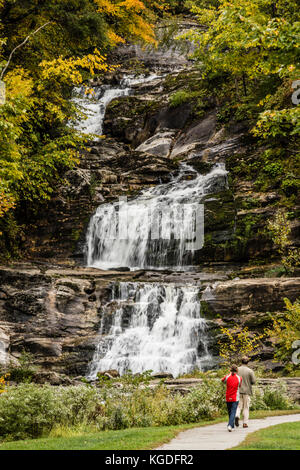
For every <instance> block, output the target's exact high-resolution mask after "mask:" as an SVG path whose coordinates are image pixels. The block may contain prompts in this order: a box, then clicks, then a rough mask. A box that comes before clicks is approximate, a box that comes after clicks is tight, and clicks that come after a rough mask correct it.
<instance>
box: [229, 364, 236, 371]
mask: <svg viewBox="0 0 300 470" xmlns="http://www.w3.org/2000/svg"><path fill="white" fill-rule="evenodd" d="M237 371H238V367H237V366H236V365H235V364H232V366H231V369H230V372H237Z"/></svg>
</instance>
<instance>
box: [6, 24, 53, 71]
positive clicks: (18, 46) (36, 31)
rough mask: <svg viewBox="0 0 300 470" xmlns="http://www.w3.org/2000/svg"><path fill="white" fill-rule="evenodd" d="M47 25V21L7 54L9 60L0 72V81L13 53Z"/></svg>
mask: <svg viewBox="0 0 300 470" xmlns="http://www.w3.org/2000/svg"><path fill="white" fill-rule="evenodd" d="M49 23H51V21H48V22H47V23H44V24H43V25H42V26H40V27H39V28H38V29H36V30H35V31H33V32H32V33H30V34H28V36H27V37H26V39H24V41H23V42H21V43H20V44H18V45H17V46H16V47H15V48H14V49H13V50H12V51H11V53H10V54H9V58H8V61H7V63H6V65H5V67H4V69H3V70H2V72H1V75H0V80H2V78H3V75H4V74H5V72H6V70H7V68H8V66H9V64H10V61H11V59H12V56H13V55H14V53H15V52H16V50H17V49H19V48H20V47H22V46H24V45H25V44H26V42H27V41H28V40H29V39H30V38H31V36H33V35H34V34H36V33H38V32H39V31H40V30H41V29H42V28H44V27H45V26H47V25H48V24H49Z"/></svg>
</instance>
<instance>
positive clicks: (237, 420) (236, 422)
mask: <svg viewBox="0 0 300 470" xmlns="http://www.w3.org/2000/svg"><path fill="white" fill-rule="evenodd" d="M239 421H240V418H238V417H237V416H236V417H235V420H234V422H235V425H236V427H239V425H240V423H239Z"/></svg>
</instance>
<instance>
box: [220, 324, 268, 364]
mask: <svg viewBox="0 0 300 470" xmlns="http://www.w3.org/2000/svg"><path fill="white" fill-rule="evenodd" d="M220 329H221V333H222V334H223V338H222V339H221V340H219V341H218V344H219V355H220V357H221V359H222V361H223V363H224V364H226V365H230V364H233V363H236V362H240V361H241V359H242V357H243V356H248V355H251V354H252V353H253V352H254V351H255V350H256V349H258V348H259V346H260V344H261V343H260V341H261V339H262V338H264V336H265V334H264V333H262V334H260V335H259V334H257V333H252V332H250V331H249V330H248V328H247V327H245V328H243V329H241V328H239V327H235V328H230V329H229V328H225V327H221V328H220Z"/></svg>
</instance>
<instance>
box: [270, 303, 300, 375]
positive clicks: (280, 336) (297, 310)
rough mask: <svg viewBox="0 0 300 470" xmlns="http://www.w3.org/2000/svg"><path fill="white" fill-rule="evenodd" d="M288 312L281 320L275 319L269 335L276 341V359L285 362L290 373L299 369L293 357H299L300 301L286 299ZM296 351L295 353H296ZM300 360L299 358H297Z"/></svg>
mask: <svg viewBox="0 0 300 470" xmlns="http://www.w3.org/2000/svg"><path fill="white" fill-rule="evenodd" d="M284 302H285V307H286V311H285V312H284V313H283V315H282V317H281V318H276V319H273V325H272V328H269V329H268V330H267V334H268V335H269V336H270V337H271V338H272V339H273V340H275V341H276V343H277V345H276V350H275V356H274V357H275V359H277V360H279V361H281V362H283V363H284V364H285V365H286V369H287V370H288V371H289V372H292V371H294V370H297V369H299V367H298V365H297V364H296V363H295V364H293V362H292V359H293V355H294V354H295V355H296V356H297V351H296V349H297V348H298V349H299V344H300V300H299V299H298V300H296V301H295V302H294V303H292V302H290V301H289V299H284ZM294 350H295V351H294ZM295 359H296V360H298V356H297V357H295Z"/></svg>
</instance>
